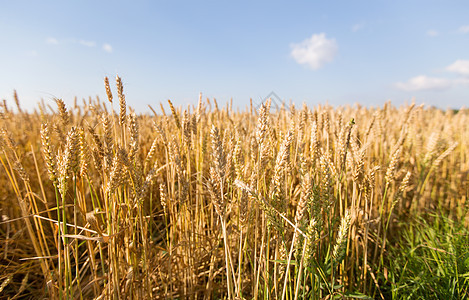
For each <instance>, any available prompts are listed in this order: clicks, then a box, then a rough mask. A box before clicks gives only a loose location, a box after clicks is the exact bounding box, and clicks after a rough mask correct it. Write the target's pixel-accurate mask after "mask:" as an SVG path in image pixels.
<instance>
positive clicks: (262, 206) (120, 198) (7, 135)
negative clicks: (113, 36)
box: [0, 77, 469, 299]
mask: <svg viewBox="0 0 469 300" xmlns="http://www.w3.org/2000/svg"><path fill="white" fill-rule="evenodd" d="M105 88H106V92H107V96H108V99H97V98H95V99H91V98H90V99H89V100H83V101H82V102H80V101H75V104H74V105H73V106H68V107H67V106H66V105H65V104H64V102H63V101H62V100H60V99H57V100H56V105H54V106H53V107H51V106H49V105H46V104H44V103H41V104H39V105H38V107H37V108H36V110H35V111H34V112H25V111H23V110H22V108H21V105H20V101H21V99H18V98H17V97H16V94H15V97H13V99H11V100H9V101H8V102H7V101H4V102H3V103H2V109H1V116H0V128H1V138H0V141H1V142H0V143H1V144H0V146H1V153H0V162H1V171H0V215H1V220H0V250H1V251H0V297H1V298H2V299H29V298H41V299H44V298H47V299H167V298H175V299H185V298H188V299H350V298H360V299H401V298H405V299H407V298H408V299H418V298H421V299H465V298H467V297H468V293H469V245H468V244H469V242H468V241H469V238H468V227H469V226H468V225H469V223H468V214H467V211H468V208H469V200H468V191H469V110H468V109H460V110H457V111H456V110H440V109H436V108H432V107H426V106H423V105H420V106H419V105H414V104H410V105H405V106H401V107H396V106H393V105H392V104H391V103H386V104H385V105H383V106H382V107H360V106H359V105H355V106H340V107H332V106H329V105H317V106H314V107H308V106H306V105H301V104H296V105H295V104H293V103H284V104H282V106H281V107H279V108H276V109H274V108H273V107H271V104H270V101H269V100H267V101H266V102H265V103H264V104H262V105H261V106H259V107H253V105H252V104H251V106H248V107H246V108H245V109H243V110H241V111H239V110H234V109H233V104H232V103H223V104H221V103H217V102H216V100H214V99H205V98H204V97H203V95H200V99H199V102H198V105H197V106H194V107H192V106H190V107H174V106H173V104H172V103H171V101H168V103H162V104H161V107H154V108H152V111H153V114H136V113H135V112H134V111H133V110H132V108H131V107H130V106H128V105H127V104H126V99H125V94H124V91H123V85H122V81H121V79H120V78H118V77H117V80H116V88H114V84H112V86H111V84H110V83H109V80H108V79H107V78H106V80H105ZM156 110H158V112H156Z"/></svg>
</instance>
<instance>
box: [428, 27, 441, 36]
mask: <svg viewBox="0 0 469 300" xmlns="http://www.w3.org/2000/svg"><path fill="white" fill-rule="evenodd" d="M439 35H440V33H439V32H438V31H436V30H433V29H430V30H427V36H431V37H435V36H439Z"/></svg>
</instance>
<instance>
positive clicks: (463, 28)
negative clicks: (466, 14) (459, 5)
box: [458, 25, 469, 33]
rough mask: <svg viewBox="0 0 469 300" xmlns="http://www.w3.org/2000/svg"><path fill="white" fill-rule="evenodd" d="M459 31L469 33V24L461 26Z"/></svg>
mask: <svg viewBox="0 0 469 300" xmlns="http://www.w3.org/2000/svg"><path fill="white" fill-rule="evenodd" d="M458 31H459V32H461V33H469V25H463V26H461V27H459V29H458Z"/></svg>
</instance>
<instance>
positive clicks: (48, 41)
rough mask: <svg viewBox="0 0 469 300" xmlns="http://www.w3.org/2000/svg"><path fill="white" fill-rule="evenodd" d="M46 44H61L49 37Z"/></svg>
mask: <svg viewBox="0 0 469 300" xmlns="http://www.w3.org/2000/svg"><path fill="white" fill-rule="evenodd" d="M46 43H47V44H50V45H57V44H58V43H59V41H58V40H57V39H56V38H53V37H48V38H47V39H46Z"/></svg>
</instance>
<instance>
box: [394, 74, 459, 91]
mask: <svg viewBox="0 0 469 300" xmlns="http://www.w3.org/2000/svg"><path fill="white" fill-rule="evenodd" d="M452 85H453V82H452V81H451V80H448V79H445V78H435V77H427V76H425V75H420V76H416V77H413V78H411V79H409V80H408V81H407V82H398V83H396V88H398V89H400V90H403V91H407V92H411V91H412V92H413V91H424V90H445V89H448V88H450V87H451V86H452Z"/></svg>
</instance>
